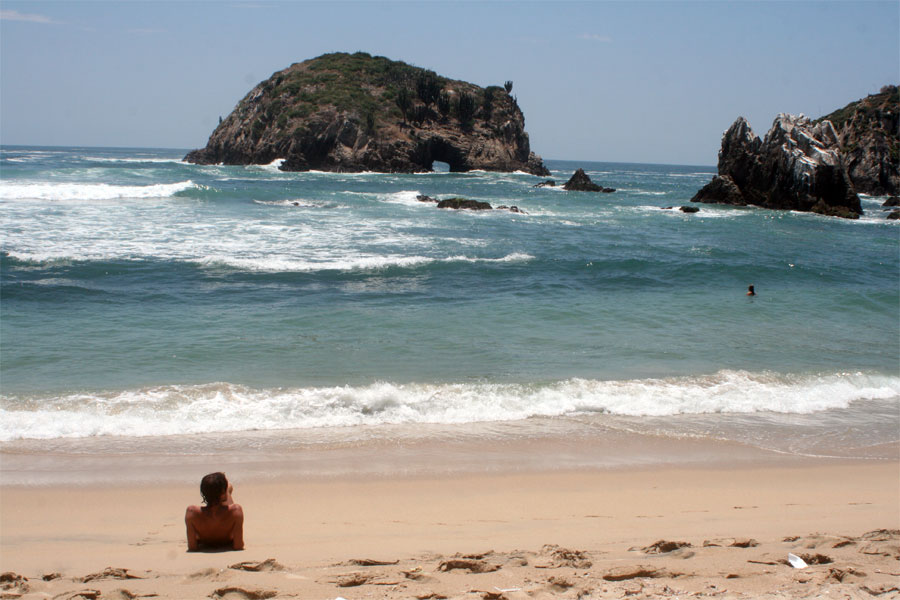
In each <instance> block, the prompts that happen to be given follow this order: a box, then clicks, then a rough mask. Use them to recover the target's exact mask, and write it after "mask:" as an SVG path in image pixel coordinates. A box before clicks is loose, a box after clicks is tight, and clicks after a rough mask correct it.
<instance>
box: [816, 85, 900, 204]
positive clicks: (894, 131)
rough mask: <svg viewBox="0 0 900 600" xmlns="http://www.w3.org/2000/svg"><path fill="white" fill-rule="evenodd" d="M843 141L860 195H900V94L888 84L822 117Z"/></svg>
mask: <svg viewBox="0 0 900 600" xmlns="http://www.w3.org/2000/svg"><path fill="white" fill-rule="evenodd" d="M825 120H828V121H831V123H832V125H834V129H835V131H837V134H838V139H839V140H840V142H841V151H842V152H843V154H844V159H845V162H846V164H847V172H848V173H849V174H850V179H851V181H853V186H854V187H855V188H856V191H857V192H861V193H864V194H871V195H873V196H884V195H888V194H898V193H900V91H898V89H897V86H895V85H888V86H885V87H883V88H882V89H881V92H880V93H878V94H872V95H871V96H868V97H867V98H863V99H862V100H858V101H856V102H851V103H850V104H848V105H847V106H845V107H844V108H842V109H840V110H836V111H834V112H833V113H831V114H829V115H826V116H824V117H822V118H821V119H820V120H819V121H820V122H821V121H825Z"/></svg>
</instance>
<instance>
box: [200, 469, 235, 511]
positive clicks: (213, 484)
mask: <svg viewBox="0 0 900 600" xmlns="http://www.w3.org/2000/svg"><path fill="white" fill-rule="evenodd" d="M227 490H228V479H226V478H225V473H210V474H209V475H207V476H205V477H204V478H203V479H201V480H200V495H201V496H203V501H204V502H206V505H207V506H215V505H216V504H220V503H221V502H222V496H224V495H225V492H226V491H227Z"/></svg>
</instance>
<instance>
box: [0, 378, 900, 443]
mask: <svg viewBox="0 0 900 600" xmlns="http://www.w3.org/2000/svg"><path fill="white" fill-rule="evenodd" d="M876 399H882V400H884V399H897V400H900V377H891V376H883V375H871V374H863V373H835V374H827V375H806V376H799V375H795V376H790V375H775V374H771V373H748V372H745V371H720V372H718V373H716V374H713V375H708V376H694V377H674V378H668V379H643V380H622V381H599V380H586V379H569V380H565V381H560V382H556V383H550V384H499V383H498V384H469V383H465V384H464V383H458V384H452V383H451V384H394V383H384V382H382V383H375V384H372V385H367V386H358V387H354V386H339V387H318V388H294V389H284V388H274V389H262V390H259V389H253V388H248V387H245V386H240V385H233V384H228V383H215V384H207V385H193V386H178V385H171V386H163V387H154V388H145V389H140V390H130V391H124V392H118V393H109V394H97V395H89V394H72V395H67V396H60V397H52V398H40V399H34V398H30V399H17V398H14V397H9V396H4V397H2V400H0V402H2V408H0V440H2V441H10V440H15V439H51V438H63V437H90V436H100V435H118V436H150V435H153V436H158V435H174V434H190V433H201V432H224V431H250V430H278V429H306V428H319V427H349V426H356V425H380V424H416V423H440V424H464V423H475V422H491V421H516V420H521V419H527V418H529V417H540V416H543V417H554V416H564V415H579V414H590V413H609V414H614V415H631V416H668V415H680V414H709V413H755V412H774V413H788V414H809V413H814V412H818V411H824V410H828V409H840V408H847V407H848V406H849V405H850V404H851V403H853V402H857V401H861V400H876Z"/></svg>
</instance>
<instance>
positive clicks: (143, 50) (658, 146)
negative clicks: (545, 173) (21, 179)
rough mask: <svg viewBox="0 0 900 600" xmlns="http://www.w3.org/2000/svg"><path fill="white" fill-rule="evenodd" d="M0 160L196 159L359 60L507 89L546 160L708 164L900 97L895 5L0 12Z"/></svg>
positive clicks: (138, 7)
mask: <svg viewBox="0 0 900 600" xmlns="http://www.w3.org/2000/svg"><path fill="white" fill-rule="evenodd" d="M0 12H2V19H0V143H3V144H28V145H32V144H33V145H80V146H139V147H165V148H196V147H201V146H204V145H205V144H206V140H207V138H208V137H209V134H210V133H211V132H212V130H213V128H214V127H215V125H216V123H217V121H218V117H219V116H220V115H221V116H223V117H224V116H226V115H227V114H228V113H229V112H230V111H231V110H232V109H233V108H234V106H235V104H236V103H237V102H238V101H239V100H240V99H241V98H242V97H243V96H244V94H246V93H247V92H248V91H249V90H250V88H251V87H252V86H253V85H255V84H256V83H258V82H259V81H261V80H263V79H265V78H267V77H268V76H269V75H271V74H272V73H273V72H275V71H278V70H280V69H283V68H284V67H287V66H288V65H290V64H291V63H293V62H298V61H301V60H305V59H307V58H312V57H315V56H318V55H320V54H323V53H326V52H334V51H347V52H355V51H357V50H363V51H366V52H369V53H371V54H374V55H383V56H387V57H389V58H392V59H397V60H403V61H406V62H408V63H411V64H415V65H417V66H421V67H426V68H430V69H433V70H435V71H437V72H438V73H440V74H442V75H445V76H448V77H452V78H454V79H464V80H467V81H471V82H473V83H477V84H479V85H490V84H502V83H503V82H504V81H506V80H508V79H511V80H512V81H513V82H514V88H513V94H514V95H516V96H517V97H518V100H519V105H520V106H521V107H522V110H523V111H524V113H525V119H526V129H527V130H528V132H529V133H530V135H531V146H532V149H533V150H534V151H535V152H537V153H538V154H541V155H542V156H543V157H544V158H551V159H553V158H556V159H573V160H599V161H623V162H657V163H670V164H694V165H714V164H715V163H716V153H717V152H718V149H719V143H720V140H721V136H722V132H723V131H725V129H727V128H728V126H729V125H731V123H732V122H733V121H734V119H735V118H736V117H738V116H739V115H742V116H744V117H746V118H747V119H748V120H749V121H750V124H751V126H752V127H753V129H754V131H756V133H758V134H760V135H762V134H764V133H765V131H766V130H767V129H768V128H769V126H770V125H771V123H772V120H773V119H774V118H775V116H776V115H777V114H778V113H779V112H792V113H801V112H802V113H805V114H807V115H810V116H815V117H818V116H821V115H823V114H825V113H828V112H830V111H832V110H834V109H836V108H840V107H842V106H844V105H845V104H847V103H848V102H851V101H853V100H856V99H859V98H861V97H863V96H865V95H867V94H870V93H874V92H877V91H878V90H879V89H880V88H881V86H883V85H884V84H887V83H897V82H898V79H900V3H898V2H897V0H890V1H885V2H865V1H853V2H812V1H807V2H774V1H771V2H724V1H716V2H683V1H679V2H641V1H632V2H601V1H596V2H551V1H544V2H327V3H314V2H298V1H295V2H289V1H281V2H274V1H261V0H246V1H240V2H211V1H210V2H184V1H181V2H166V1H158V0H157V1H153V2H137V1H129V2H125V1H117V2H112V1H106V2H100V1H96V2H78V1H65V2H45V1H40V0H34V1H28V2H17V1H14V0H2V2H0Z"/></svg>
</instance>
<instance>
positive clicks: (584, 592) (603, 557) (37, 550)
mask: <svg viewBox="0 0 900 600" xmlns="http://www.w3.org/2000/svg"><path fill="white" fill-rule="evenodd" d="M200 475H202V473H201V474H200ZM197 479H198V480H199V476H198V477H197ZM232 480H233V482H234V486H235V491H234V498H235V501H237V502H239V503H241V504H242V505H243V507H244V511H245V514H246V523H245V539H246V542H247V548H246V550H244V551H242V552H224V553H187V552H186V543H185V540H184V524H183V516H184V507H185V506H186V505H187V504H190V503H197V502H198V501H199V493H198V491H197V482H193V481H191V482H190V483H187V482H184V483H177V484H170V483H165V484H158V483H141V484H116V483H105V484H102V485H100V484H95V485H90V486H84V485H81V486H37V487H36V486H19V485H6V484H4V485H2V486H0V562H2V570H3V571H7V572H12V573H14V574H15V575H6V576H5V577H4V579H5V581H4V582H2V585H3V587H4V589H5V591H4V594H5V595H4V597H11V598H12V597H22V598H47V597H53V598H99V599H101V600H102V599H105V598H134V597H140V596H150V595H153V596H154V597H159V598H205V597H210V596H212V597H223V598H268V597H297V598H338V597H343V598H346V599H348V600H352V599H354V598H508V599H510V600H512V599H515V598H544V597H546V598H550V597H563V598H579V597H581V598H622V597H631V598H641V597H667V596H671V597H676V596H677V597H684V596H695V595H696V596H715V597H720V598H723V597H724V598H796V597H822V596H830V595H833V594H840V596H834V597H851V598H872V597H896V596H897V595H898V594H900V591H898V588H900V532H898V529H900V508H898V507H900V463H898V462H897V461H885V460H879V461H846V460H842V461H833V460H832V461H822V460H809V461H801V462H799V463H798V462H790V461H783V462H782V463H773V462H770V463H765V464H764V463H736V464H734V465H730V466H728V467H727V468H723V467H722V466H720V465H716V466H712V467H701V468H697V467H673V466H665V465H657V466H652V467H645V468H628V469H621V468H620V469H605V470H597V469H592V470H574V471H573V470H569V471H546V470H545V471H534V472H528V473H511V472H508V471H507V472H502V473H501V472H493V473H474V474H472V473H469V474H461V473H456V474H450V473H442V474H440V475H439V476H428V475H421V474H416V475H413V476H391V477H384V476H381V477H370V476H352V475H351V476H341V477H329V478H314V479H304V478H298V477H289V476H283V477H282V478H281V479H280V480H278V481H272V480H265V479H263V478H254V477H249V476H246V475H241V476H240V477H238V476H233V477H232ZM660 541H662V542H668V543H665V544H657V546H656V547H654V546H653V545H654V544H656V543H657V542H660ZM673 543H675V544H673ZM673 546H682V547H680V548H676V549H674V550H673V549H671V548H672V547H673ZM788 553H793V554H795V555H799V556H803V557H805V558H806V559H807V561H808V562H810V563H816V564H810V566H808V567H807V568H804V569H795V568H793V567H791V566H789V565H788V564H785V561H786V559H787V557H788ZM268 559H273V560H271V561H268ZM267 561H268V562H267ZM240 563H245V564H243V565H241V564H240ZM372 563H376V564H372ZM377 563H386V564H377ZM16 577H21V579H16ZM26 579H27V580H26ZM45 579H47V580H46V581H45ZM16 594H20V596H17V595H16Z"/></svg>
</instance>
